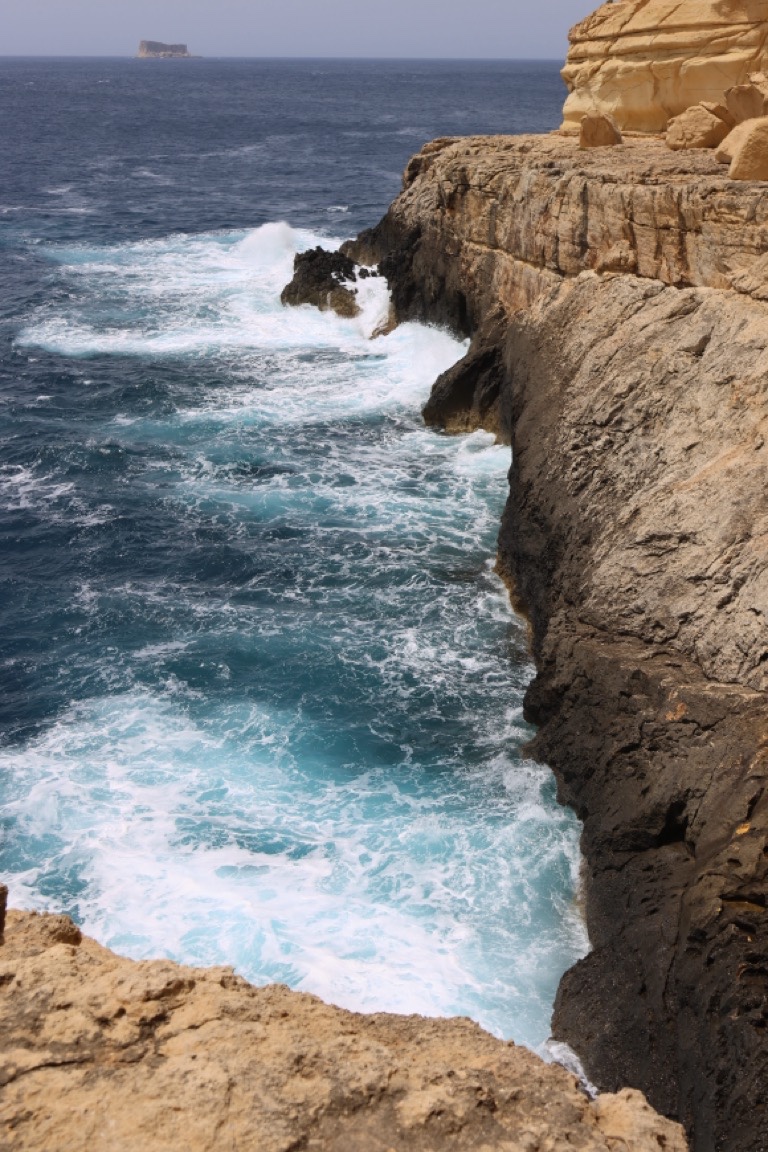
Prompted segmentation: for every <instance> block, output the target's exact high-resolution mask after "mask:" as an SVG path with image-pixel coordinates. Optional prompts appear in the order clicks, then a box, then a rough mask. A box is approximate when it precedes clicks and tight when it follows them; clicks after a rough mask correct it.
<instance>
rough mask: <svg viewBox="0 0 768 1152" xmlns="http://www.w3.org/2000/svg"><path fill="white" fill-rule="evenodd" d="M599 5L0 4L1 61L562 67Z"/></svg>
mask: <svg viewBox="0 0 768 1152" xmlns="http://www.w3.org/2000/svg"><path fill="white" fill-rule="evenodd" d="M597 2H598V0H538V2H537V0H0V10H1V11H2V14H1V15H0V56H73V55H74V56H132V55H134V54H135V53H136V50H137V48H138V43H139V40H163V41H166V42H177V41H181V42H184V43H186V44H187V45H188V46H189V50H190V52H193V53H195V54H196V55H200V56H374V57H375V56H412V57H414V56H415V57H425V56H426V57H459V58H467V57H486V58H491V59H499V58H504V59H515V58H517V59H520V58H528V59H558V60H559V59H563V58H564V56H565V51H566V47H567V34H568V29H569V28H570V26H571V25H572V24H575V23H576V22H577V21H578V20H580V19H581V18H582V17H583V16H586V15H587V13H588V12H590V11H592V10H593V9H594V8H595V7H597Z"/></svg>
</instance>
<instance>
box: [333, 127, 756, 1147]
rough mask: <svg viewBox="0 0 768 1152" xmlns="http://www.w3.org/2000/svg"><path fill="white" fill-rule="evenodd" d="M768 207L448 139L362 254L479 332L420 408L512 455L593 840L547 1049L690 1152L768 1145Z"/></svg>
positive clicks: (515, 541) (706, 165)
mask: <svg viewBox="0 0 768 1152" xmlns="http://www.w3.org/2000/svg"><path fill="white" fill-rule="evenodd" d="M767 254H768V184H767V183H759V182H750V181H747V182H740V183H736V182H734V181H732V180H729V179H728V176H727V171H726V170H725V169H724V168H723V167H722V166H721V165H720V164H719V163H718V162H717V160H716V158H715V156H714V155H713V153H712V152H711V151H705V150H697V149H694V150H691V151H686V152H682V153H681V152H670V151H669V149H668V148H667V147H666V146H665V144H664V141H663V140H662V139H658V138H656V139H653V138H648V137H645V138H640V137H636V138H632V139H630V140H628V141H626V142H625V143H623V144H621V145H619V146H616V147H612V148H594V149H591V150H589V151H584V150H582V149H580V148H579V144H578V141H577V140H574V139H573V138H569V137H567V136H563V135H558V134H552V135H549V136H543V137H534V136H521V137H478V138H470V139H461V140H452V139H444V140H437V141H434V142H432V143H431V144H428V145H427V146H426V147H425V148H424V149H423V150H422V151H421V152H420V153H419V154H418V155H417V156H415V157H414V158H413V160H411V162H410V164H409V165H408V168H407V170H406V173H405V178H404V188H403V192H402V194H401V195H400V197H399V198H398V199H397V200H396V201H395V203H394V204H393V205H392V207H391V209H390V211H389V212H388V213H387V215H386V216H385V218H384V219H383V220H382V221H381V223H380V224H379V225H378V226H377V227H376V228H374V229H372V230H370V231H368V232H366V233H363V234H362V235H361V236H360V237H359V238H358V239H357V240H356V241H353V242H350V243H348V244H347V245H345V246H344V248H343V251H342V255H343V256H344V257H349V258H352V259H353V260H356V261H359V262H360V263H361V264H368V265H370V264H378V265H379V267H380V269H381V271H382V272H384V273H385V274H386V276H387V279H388V281H389V285H390V288H391V291H392V300H393V310H394V313H395V315H394V319H395V320H396V321H403V320H423V321H428V322H432V323H437V324H442V325H446V326H448V327H449V328H451V329H452V330H453V331H455V332H458V333H461V334H464V335H469V336H471V337H472V340H471V344H470V348H469V352H468V353H467V355H466V357H465V358H464V360H462V361H461V362H460V363H459V364H458V365H456V366H455V367H454V368H452V369H451V370H450V371H449V372H447V373H445V374H444V375H443V376H442V377H441V378H440V379H439V380H438V381H437V383H436V385H435V388H434V389H433V393H432V396H431V398H430V400H429V402H428V404H427V406H426V408H425V417H426V419H427V421H428V422H429V423H432V424H434V425H436V426H438V427H442V428H445V429H446V430H448V431H459V430H469V429H472V428H476V427H485V428H488V429H491V430H493V431H495V432H496V433H497V435H498V436H499V438H500V439H501V440H504V441H508V442H510V443H511V444H512V447H513V463H512V469H511V472H510V495H509V500H508V503H507V508H506V511H505V514H504V519H503V524H502V528H501V534H500V538H499V571H500V572H501V574H502V575H503V576H504V578H505V579H506V580H507V582H508V584H509V587H510V589H511V592H512V595H513V597H514V599H515V602H516V603H517V605H518V606H519V607H520V608H521V609H522V610H523V611H524V612H526V613H527V615H528V616H529V619H530V621H531V625H532V642H533V652H534V656H535V659H536V665H537V673H538V674H537V677H536V680H535V682H534V683H533V684H532V686H531V688H530V690H529V692H528V695H527V701H526V711H527V716H528V718H529V719H530V720H532V721H534V722H535V723H536V724H537V725H538V726H539V732H538V735H537V737H536V739H535V741H534V742H533V746H532V751H533V753H534V754H535V755H537V756H538V757H539V758H540V759H542V760H544V761H546V762H548V763H549V764H551V765H552V767H553V769H554V771H555V773H556V775H557V778H558V782H559V792H560V798H561V799H562V800H563V801H564V802H565V803H568V804H570V805H572V806H573V807H574V808H575V810H576V811H577V813H578V814H579V816H580V817H581V818H582V820H583V821H584V835H583V840H582V847H583V851H584V855H585V859H586V910H587V921H588V928H589V933H590V939H591V942H592V945H593V950H592V952H591V953H590V955H589V956H588V957H587V958H586V959H584V960H583V961H581V962H580V963H579V964H577V965H576V967H575V968H573V969H572V970H571V971H570V972H569V973H567V974H566V976H565V978H564V980H563V982H562V985H561V988H560V992H559V996H558V1000H557V1004H556V1010H555V1017H554V1029H555V1034H556V1036H558V1037H559V1038H560V1039H563V1040H566V1041H568V1043H569V1044H571V1046H572V1047H574V1048H575V1049H576V1050H577V1051H578V1052H579V1054H580V1055H581V1057H582V1058H583V1060H584V1062H585V1066H586V1069H587V1073H588V1075H589V1076H590V1078H591V1079H592V1080H594V1081H595V1082H596V1083H597V1084H598V1085H599V1086H600V1087H601V1088H603V1089H606V1090H616V1089H617V1088H619V1087H623V1086H625V1085H630V1086H633V1087H635V1088H639V1089H641V1090H642V1091H643V1092H645V1093H646V1094H647V1095H648V1098H649V1099H650V1101H651V1102H652V1104H653V1105H654V1106H655V1107H656V1108H658V1109H659V1111H661V1112H663V1113H665V1114H666V1115H670V1116H674V1117H676V1118H677V1119H679V1120H680V1121H682V1122H683V1123H684V1124H685V1125H686V1127H687V1128H688V1130H689V1132H690V1133H691V1135H692V1138H693V1142H694V1146H695V1149H696V1150H697V1152H715V1150H717V1152H766V1150H767V1149H768V255H767Z"/></svg>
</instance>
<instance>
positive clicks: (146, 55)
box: [138, 40, 192, 60]
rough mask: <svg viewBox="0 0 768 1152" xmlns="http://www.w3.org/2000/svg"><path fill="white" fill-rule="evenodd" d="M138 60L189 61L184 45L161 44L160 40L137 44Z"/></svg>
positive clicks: (143, 41) (189, 55) (144, 41)
mask: <svg viewBox="0 0 768 1152" xmlns="http://www.w3.org/2000/svg"><path fill="white" fill-rule="evenodd" d="M138 59H140V60H179V59H182V60H191V59H192V56H191V54H190V52H189V51H188V49H187V46H186V44H163V43H162V42H161V41H160V40H142V41H141V43H140V44H139V52H138Z"/></svg>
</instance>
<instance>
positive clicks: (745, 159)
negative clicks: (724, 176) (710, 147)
mask: <svg viewBox="0 0 768 1152" xmlns="http://www.w3.org/2000/svg"><path fill="white" fill-rule="evenodd" d="M731 148H732V154H733V159H732V160H731V166H730V168H729V169H728V175H729V177H730V179H731V180H768V117H764V118H763V119H761V120H749V121H747V122H746V123H745V125H744V131H743V132H742V134H741V135H740V136H739V139H738V142H736V143H735V144H732V145H731Z"/></svg>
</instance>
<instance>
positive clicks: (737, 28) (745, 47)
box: [563, 0, 768, 132]
mask: <svg viewBox="0 0 768 1152" xmlns="http://www.w3.org/2000/svg"><path fill="white" fill-rule="evenodd" d="M765 28H766V6H765V3H764V2H763V0H727V2H725V3H724V2H723V0H677V2H673V0H621V2H620V3H616V4H611V3H607V4H603V5H602V6H601V7H600V8H598V9H597V11H595V12H594V13H592V15H591V16H588V17H587V18H586V19H585V20H582V21H581V22H580V23H579V24H577V25H576V26H575V28H573V29H572V30H571V33H570V37H569V39H570V49H569V52H568V58H567V61H566V65H565V68H564V69H563V79H564V80H565V82H566V84H567V86H568V91H569V93H570V95H569V96H568V99H567V100H566V103H565V108H564V110H563V116H564V121H563V125H564V127H565V128H566V129H571V130H573V131H578V128H579V124H580V122H581V117H582V116H584V115H591V114H595V113H602V114H604V115H607V116H612V117H613V119H614V120H615V121H616V123H617V124H618V126H619V128H620V129H622V130H629V129H632V130H634V131H639V132H664V131H665V129H666V127H667V122H668V121H669V120H670V119H672V118H673V117H675V116H679V115H680V114H681V113H682V112H684V111H685V110H686V108H690V107H691V106H692V105H695V104H698V103H699V102H700V101H702V100H706V101H713V102H719V101H722V99H723V93H724V91H725V90H726V89H727V88H733V87H735V86H737V85H742V84H745V83H746V82H747V81H748V78H749V76H750V74H751V73H755V72H761V71H762V70H763V69H764V68H765V67H766V65H768V47H767V45H766V36H765ZM759 114H760V115H762V114H763V113H762V112H760V113H759Z"/></svg>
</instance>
